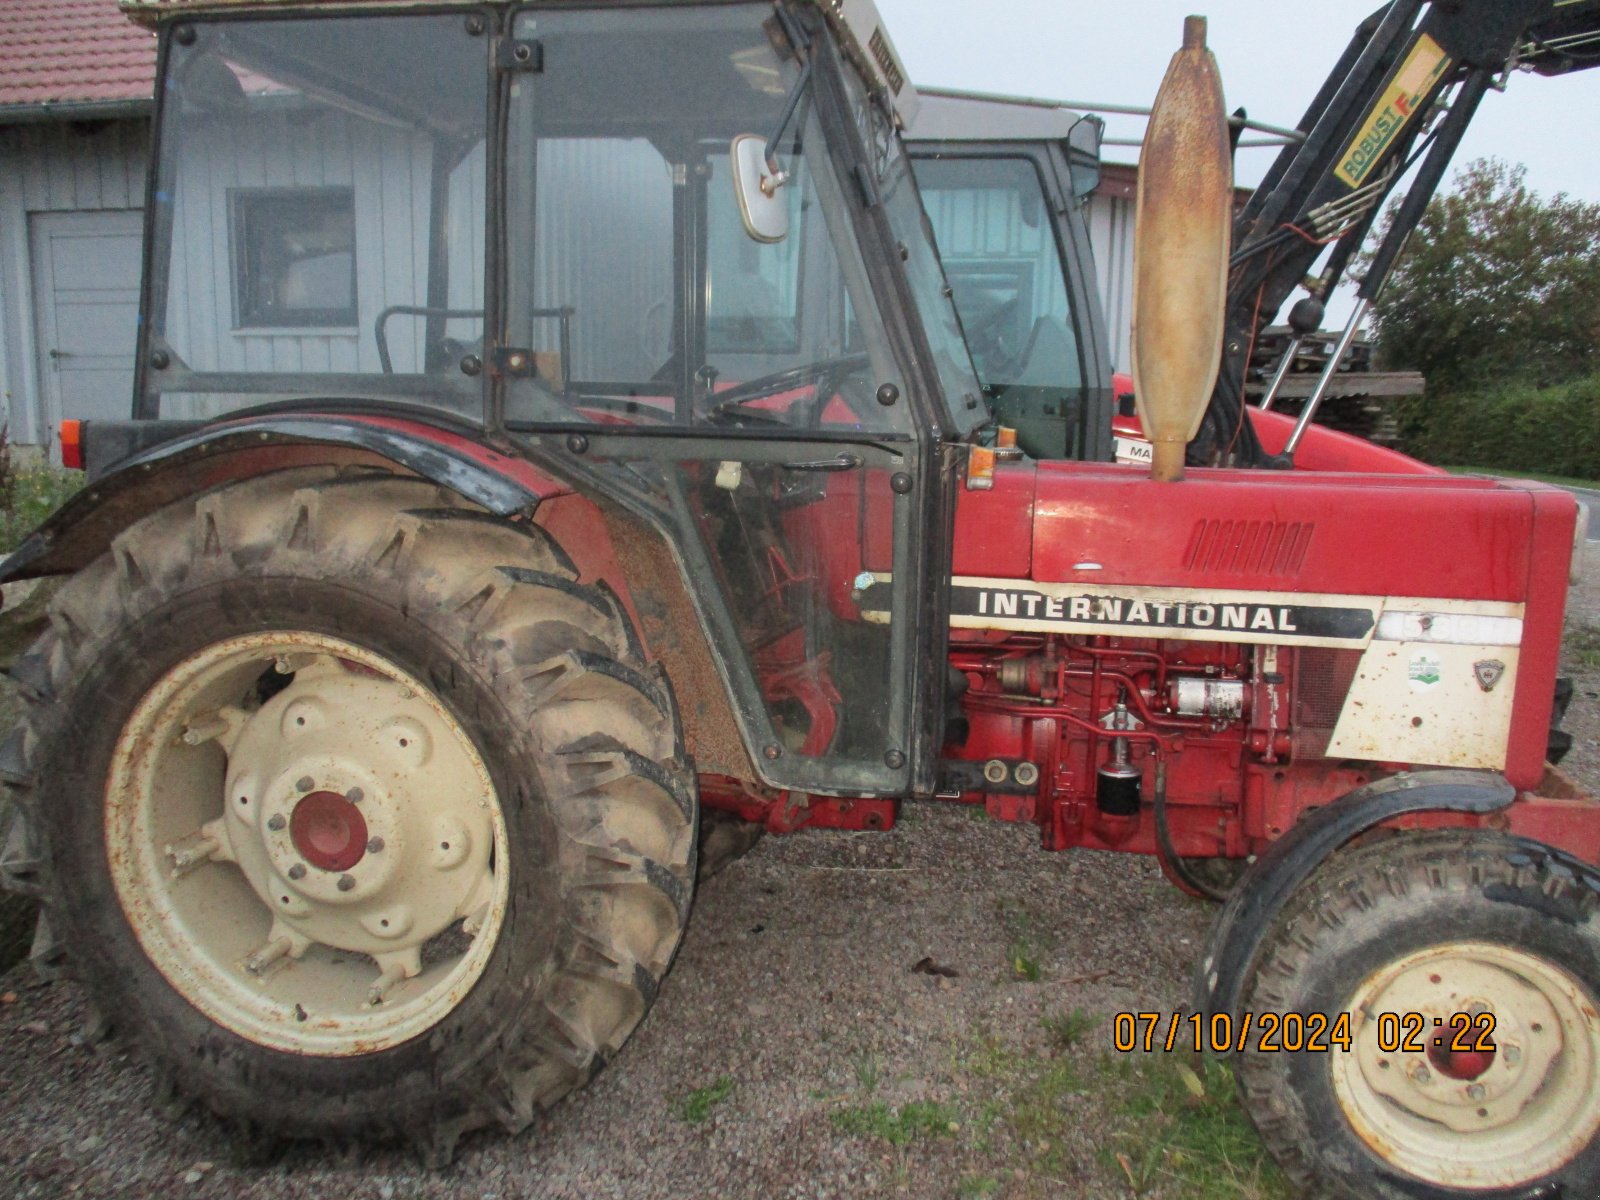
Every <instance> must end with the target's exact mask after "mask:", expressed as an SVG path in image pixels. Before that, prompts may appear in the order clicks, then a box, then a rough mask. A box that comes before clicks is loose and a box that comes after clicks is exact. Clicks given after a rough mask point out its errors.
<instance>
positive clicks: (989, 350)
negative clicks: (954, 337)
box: [963, 296, 1022, 375]
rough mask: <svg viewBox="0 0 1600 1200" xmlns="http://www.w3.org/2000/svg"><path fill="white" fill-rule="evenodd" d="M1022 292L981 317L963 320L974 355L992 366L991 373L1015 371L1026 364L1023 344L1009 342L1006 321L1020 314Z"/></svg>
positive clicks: (1008, 321)
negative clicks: (1014, 347)
mask: <svg viewBox="0 0 1600 1200" xmlns="http://www.w3.org/2000/svg"><path fill="white" fill-rule="evenodd" d="M1021 303H1022V297H1021V296H1013V297H1011V298H1010V299H1009V300H1002V301H1001V302H1000V303H999V304H997V305H995V306H994V308H992V309H991V310H990V311H989V312H987V313H985V314H984V315H983V317H982V318H981V319H979V320H974V321H972V322H970V323H967V322H963V324H964V325H965V327H966V331H967V342H968V344H969V345H970V346H971V347H972V357H973V358H974V359H976V360H978V361H980V362H982V363H983V364H984V365H985V366H987V368H988V373H989V374H990V375H1014V374H1016V372H1017V370H1018V369H1019V368H1020V367H1021V365H1022V347H1017V348H1016V349H1015V350H1013V349H1012V348H1011V347H1010V346H1008V345H1007V344H1006V342H1007V338H1006V329H1005V327H1006V325H1007V324H1009V323H1010V321H1011V319H1012V318H1013V317H1014V316H1015V315H1016V312H1017V309H1018V307H1019V306H1020V305H1021Z"/></svg>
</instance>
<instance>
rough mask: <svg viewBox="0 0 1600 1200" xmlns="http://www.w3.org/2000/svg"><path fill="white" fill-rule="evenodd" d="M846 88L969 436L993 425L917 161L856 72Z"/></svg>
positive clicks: (938, 365)
mask: <svg viewBox="0 0 1600 1200" xmlns="http://www.w3.org/2000/svg"><path fill="white" fill-rule="evenodd" d="M844 74H845V84H846V88H847V90H848V93H849V96H850V103H851V107H852V109H853V115H854V117H855V120H856V124H857V125H858V126H859V127H860V129H861V134H862V139H863V140H864V141H865V142H866V145H867V147H868V151H869V153H870V155H871V157H872V164H871V173H872V177H873V180H874V182H875V189H876V193H877V198H878V200H879V202H880V203H881V204H882V205H883V210H884V213H885V214H886V215H887V216H888V219H889V226H890V229H891V231H892V232H893V235H894V238H895V240H896V242H897V244H898V249H899V252H900V257H901V258H902V259H903V260H904V262H905V275H906V280H907V282H908V283H909V284H910V287H911V295H912V300H913V302H914V303H915V304H916V306H917V312H918V315H919V316H920V317H921V318H922V326H923V330H924V332H925V333H926V335H927V338H928V349H929V350H930V351H931V352H932V354H933V364H934V368H935V370H936V371H937V372H938V376H939V385H940V389H941V390H942V391H943V393H944V396H943V399H944V408H945V410H946V412H947V413H948V414H949V417H950V421H951V424H952V426H953V428H954V429H955V430H956V431H957V432H961V433H965V432H968V431H970V430H972V429H975V428H977V427H978V426H980V425H984V424H986V423H987V422H988V420H989V414H988V411H987V410H986V409H985V408H984V405H983V401H982V389H981V387H980V386H979V383H978V376H977V373H976V372H975V371H974V370H973V366H972V356H971V354H970V353H969V352H968V349H967V340H966V336H965V334H964V333H963V332H962V328H961V316H960V315H959V314H958V312H957V310H956V305H955V303H954V300H953V299H952V291H951V288H950V286H949V283H948V282H947V280H946V279H945V272H944V267H943V266H942V265H941V263H940V261H939V250H938V246H937V245H936V243H935V241H934V235H933V229H932V227H931V226H930V225H929V223H928V216H927V213H926V212H924V211H923V207H922V198H921V197H920V196H919V195H918V192H917V182H916V179H915V178H914V176H913V175H912V171H911V159H910V156H909V155H907V154H906V152H905V146H904V145H903V144H902V142H901V141H900V138H899V136H898V135H897V134H896V133H895V131H894V128H893V124H892V122H891V120H890V118H889V116H888V114H887V113H886V112H885V111H884V110H883V108H882V107H881V106H880V105H879V104H877V103H876V102H874V101H873V100H872V99H871V98H870V97H869V96H868V95H867V92H866V89H865V88H864V87H863V86H862V84H861V80H860V79H859V78H858V77H857V76H856V75H855V74H854V73H853V72H849V71H847V72H845V73H844Z"/></svg>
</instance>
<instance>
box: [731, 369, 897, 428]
mask: <svg viewBox="0 0 1600 1200" xmlns="http://www.w3.org/2000/svg"><path fill="white" fill-rule="evenodd" d="M866 365H867V356H866V355H865V354H847V355H845V356H844V357H842V358H819V359H816V360H814V361H812V362H808V363H801V364H800V365H799V366H794V367H787V368H785V369H784V370H782V371H774V372H773V373H772V374H770V375H760V376H757V377H756V378H755V379H747V380H745V382H743V383H740V384H736V385H735V386H733V387H731V388H728V389H727V390H726V391H723V392H718V393H716V395H715V397H714V400H715V403H714V404H712V406H711V408H710V410H709V411H708V414H707V415H708V416H709V417H710V419H711V420H713V421H716V420H718V419H719V418H729V417H737V418H744V419H748V420H752V421H758V422H760V423H762V424H767V425H782V426H790V427H793V426H794V425H795V422H793V421H791V420H789V419H788V418H787V417H785V416H784V414H783V413H780V412H774V411H772V410H771V409H765V408H751V407H750V405H751V404H752V403H753V402H754V401H756V400H764V399H766V398H767V397H768V396H776V395H779V394H781V393H783V392H789V391H794V390H795V389H796V388H802V387H805V386H806V385H807V384H814V385H815V394H814V396H813V403H812V405H811V411H810V412H809V413H808V414H807V419H806V421H805V424H806V425H807V426H810V427H813V428H814V427H816V426H817V425H820V424H821V423H822V410H823V408H824V407H825V406H826V404H827V401H828V399H829V398H830V397H832V396H833V395H834V394H835V393H837V392H838V390H839V383H840V381H841V380H843V379H844V377H845V376H846V375H849V374H851V373H852V372H854V371H859V370H861V369H862V368H863V367H865V366H866Z"/></svg>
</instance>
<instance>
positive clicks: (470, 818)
mask: <svg viewBox="0 0 1600 1200" xmlns="http://www.w3.org/2000/svg"><path fill="white" fill-rule="evenodd" d="M574 576H575V572H574V570H573V569H572V567H571V564H570V563H569V562H568V560H567V559H566V557H565V555H564V554H563V553H562V552H561V551H560V549H559V547H557V546H556V545H555V544H554V543H552V542H551V541H550V540H549V539H548V538H547V537H546V536H544V535H543V534H542V532H541V531H539V530H537V529H535V528H528V527H516V526H512V525H510V524H508V523H506V522H504V521H501V520H499V519H497V518H493V517H491V516H490V515H489V514H486V513H483V512H481V511H479V510H476V509H473V508H470V507H467V506H465V505H464V503H463V502H462V501H461V500H460V499H459V498H458V497H456V496H454V494H452V493H449V492H446V491H442V490H440V489H438V488H435V487H432V486H431V485H428V484H426V483H424V482H423V481H420V480H415V479H408V478H399V477H394V476H388V475H382V474H366V473H364V474H359V475H355V476H339V475H336V474H335V473H334V472H333V471H332V470H331V469H330V470H313V471H295V472H284V473H279V474H274V475H269V476H265V477H262V478H259V479H256V480H251V481H247V482H244V483H240V484H233V485H228V486H225V487H223V488H221V489H219V490H217V491H214V492H211V493H209V494H207V495H204V496H201V497H199V498H198V499H197V500H194V501H186V502H182V503H179V504H175V505H172V506H170V507H169V508H166V509H163V510H161V511H159V512H157V513H155V514H154V515H152V516H150V517H147V518H145V519H144V520H142V521H140V522H139V523H137V524H136V525H134V526H133V527H132V528H130V529H129V530H128V531H127V532H125V533H124V534H123V535H121V536H120V537H119V538H117V539H116V542H115V543H114V545H113V547H112V550H111V551H110V553H108V554H107V555H105V556H103V557H102V558H101V559H100V560H98V561H97V562H95V563H94V564H92V565H90V566H89V567H88V568H86V569H85V570H84V571H82V572H80V573H79V575H78V576H76V577H75V578H74V579H73V580H71V581H70V582H69V583H68V584H67V585H66V586H65V587H64V588H63V589H62V592H61V594H60V596H59V597H58V600H57V602H56V605H55V607H54V609H53V611H52V626H53V628H52V631H51V632H50V633H47V634H46V635H45V637H44V638H43V639H42V640H41V642H40V643H39V644H38V645H37V646H36V647H35V649H34V652H33V653H34V654H35V656H36V658H35V662H36V663H38V664H42V668H43V669H42V670H40V671H39V672H38V675H39V677H40V678H41V679H43V680H44V685H43V686H42V688H40V689H39V692H40V694H39V695H38V696H37V697H36V701H37V703H36V704H35V705H34V707H33V710H32V711H31V712H30V714H29V716H28V718H27V722H28V730H27V733H26V735H25V737H24V746H25V748H26V757H27V759H28V766H29V772H28V773H29V775H30V776H31V781H32V784H33V796H32V802H31V804H30V809H31V812H32V814H33V816H34V819H35V820H36V821H37V822H38V825H39V831H40V833H41V834H42V840H43V844H44V847H45V856H46V861H47V863H48V870H49V876H50V882H49V885H48V887H47V891H46V902H47V909H48V914H49V917H50V920H51V923H52V925H53V927H54V928H55V930H56V933H57V936H58V937H59V939H60V942H61V944H62V946H63V947H64V948H65V949H66V950H67V952H68V954H69V956H70V957H71V959H72V960H73V969H74V970H75V972H76V973H77V974H78V975H79V976H80V977H81V978H82V980H83V982H84V983H85V984H86V986H87V987H88V990H89V992H90V995H91V999H92V1000H93V1002H94V1003H95V1004H96V1005H97V1006H98V1007H99V1009H100V1010H101V1011H102V1012H104V1013H107V1014H109V1015H112V1016H113V1017H114V1019H115V1022H116V1024H117V1025H118V1026H119V1027H120V1028H121V1029H123V1030H124V1031H125V1032H126V1033H127V1034H128V1035H129V1036H131V1037H132V1039H133V1040H134V1041H135V1042H136V1043H137V1044H138V1046H140V1047H141V1048H142V1049H143V1050H144V1051H146V1052H147V1053H148V1055H149V1056H150V1057H151V1058H152V1059H153V1060H154V1063H155V1065H156V1067H157V1071H158V1073H159V1074H160V1075H162V1076H164V1077H165V1078H166V1079H168V1080H169V1081H170V1082H171V1083H172V1084H173V1085H174V1086H175V1087H176V1089H177V1090H178V1091H179V1092H180V1093H182V1094H186V1095H189V1096H193V1097H195V1098H198V1099H199V1100H201V1101H202V1102H203V1103H205V1104H206V1105H207V1106H208V1107H210V1108H211V1109H213V1110H214V1111H215V1112H217V1113H219V1114H221V1115H222V1116H224V1117H227V1118H230V1119H232V1120H235V1121H236V1122H240V1123H243V1124H245V1125H247V1126H249V1127H251V1128H252V1129H253V1130H258V1131H265V1132H267V1133H270V1134H273V1135H286V1136H293V1137H312V1138H319V1139H324V1140H329V1141H334V1142H344V1141H350V1140H359V1139H371V1138H387V1137H392V1136H400V1137H404V1138H407V1139H409V1140H411V1141H412V1142H413V1143H414V1144H415V1145H416V1146H417V1147H418V1149H419V1150H420V1152H421V1153H422V1155H423V1157H424V1158H425V1159H428V1160H430V1161H439V1160H441V1159H445V1158H448V1156H449V1154H450V1152H451V1149H452V1147H453V1145H454V1142H455V1139H456V1138H457V1137H458V1136H459V1135H460V1133H462V1132H463V1131H465V1130H467V1129H471V1128H474V1127H477V1126H480V1125H484V1124H487V1123H491V1122H497V1123H499V1124H500V1125H502V1126H504V1127H506V1128H507V1129H511V1130H518V1129H521V1128H522V1127H524V1126H525V1125H527V1124H528V1123H529V1121H530V1120H531V1119H532V1116H533V1113H534V1111H535V1109H536V1108H537V1107H539V1106H542V1105H547V1104H550V1103H553V1102H554V1101H555V1100H557V1099H559V1098H560V1097H561V1096H563V1095H565V1094H566V1093H567V1092H568V1091H569V1090H571V1089H572V1088H573V1087H576V1086H578V1085H580V1084H582V1083H583V1082H585V1081H587V1079H588V1078H589V1077H590V1076H592V1075H593V1073H594V1072H595V1071H596V1070H598V1069H599V1067H600V1066H601V1065H602V1064H603V1063H604V1062H605V1060H606V1059H607V1058H608V1057H609V1056H610V1055H611V1054H613V1053H615V1052H616V1051H617V1050H618V1049H619V1048H620V1046H621V1045H622V1043H623V1041H624V1040H625V1039H626V1038H627V1036H628V1034H629V1033H630V1032H631V1031H632V1029H633V1028H634V1026H635V1025H637V1024H638V1022H639V1020H640V1019H641V1018H642V1017H643V1016H644V1013H645V1011H646V1009H647V1008H648V1007H649V1005H650V1003H651V1001H652V1000H653V998H654V995H655V990H656V986H657V984H658V982H659V981H660V979H661V977H662V976H663V975H664V974H665V972H666V970H667V967H668V965H669V963H670V961H671V959H672V956H673V953H674V951H675V949H676V946H677V943H678V940H679V937H680V935H681V933H682V929H683V925H684V921H685V919H686V916H687V911H688V904H689V899H690V893H691V888H692V884H693V878H692V876H693V859H692V856H693V850H694V844H695V804H694V799H693V780H692V774H691V772H690V770H689V767H688V764H687V762H686V761H685V757H684V754H683V751H682V743H681V737H680V734H679V729H678V724H677V719H676V713H675V710H674V707H673V704H672V700H671V696H670V693H669V691H668V688H667V685H666V682H665V680H664V678H662V677H660V676H659V675H657V674H654V673H652V672H651V671H650V670H649V669H648V668H647V667H646V665H645V663H644V662H643V661H642V658H641V655H640V652H639V650H638V646H637V643H636V641H635V640H634V638H633V636H632V633H631V629H630V628H629V626H628V623H627V619H626V616H625V614H624V613H623V611H622V609H621V607H620V605H619V604H618V603H617V601H616V599H615V597H614V596H612V595H611V594H610V593H609V592H607V591H605V590H604V589H602V588H595V587H582V586H579V585H578V584H576V583H575V582H574Z"/></svg>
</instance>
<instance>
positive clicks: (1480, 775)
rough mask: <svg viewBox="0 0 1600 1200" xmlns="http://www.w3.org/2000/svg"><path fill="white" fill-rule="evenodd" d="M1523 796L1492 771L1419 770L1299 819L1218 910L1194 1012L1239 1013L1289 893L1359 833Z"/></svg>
mask: <svg viewBox="0 0 1600 1200" xmlns="http://www.w3.org/2000/svg"><path fill="white" fill-rule="evenodd" d="M1516 796H1517V793H1516V789H1515V788H1513V787H1512V786H1511V785H1510V784H1509V783H1507V782H1506V781H1505V779H1504V778H1502V777H1501V776H1499V775H1495V774H1492V773H1490V772H1487V771H1465V770H1437V771H1416V772H1409V773H1402V774H1399V775H1392V776H1390V777H1388V778H1387V779H1380V780H1378V781H1377V782H1375V783H1370V784H1368V785H1367V786H1366V787H1363V788H1358V789H1357V790H1356V791H1353V792H1351V793H1350V794H1349V795H1348V796H1344V797H1341V798H1340V799H1338V800H1335V801H1334V802H1333V803H1332V804H1327V805H1324V806H1323V807H1321V808H1318V809H1315V810H1313V811H1312V812H1310V813H1308V814H1306V815H1305V816H1304V817H1302V818H1300V820H1299V821H1298V822H1296V824H1295V825H1294V827H1293V828H1292V829H1290V830H1289V832H1288V833H1286V834H1284V836H1283V837H1281V838H1279V839H1278V840H1277V841H1275V842H1273V843H1272V845H1271V846H1269V847H1267V850H1266V853H1264V854H1262V855H1261V857H1260V858H1258V859H1256V861H1255V862H1253V863H1252V864H1251V865H1250V868H1249V869H1248V870H1247V871H1245V873H1244V874H1243V875H1242V876H1240V878H1239V882H1238V883H1237V884H1236V885H1235V886H1234V889H1233V892H1232V894H1231V895H1230V896H1229V897H1228V902H1227V903H1226V904H1224V905H1223V906H1222V911H1221V912H1220V913H1218V914H1217V920H1216V923H1215V924H1214V925H1212V927H1211V935H1210V937H1209V939H1208V942H1207V946H1206V952H1205V954H1204V956H1203V957H1202V958H1201V960H1200V969H1199V971H1198V972H1197V973H1196V978H1195V985H1194V1000H1195V1011H1196V1012H1200V1013H1207V1014H1210V1013H1228V1014H1229V1015H1231V1016H1235V1017H1237V1015H1238V1008H1239V1002H1240V1000H1241V999H1242V998H1243V993H1244V988H1245V984H1246V982H1247V980H1248V979H1249V975H1250V971H1251V968H1252V967H1253V965H1254V963H1255V958H1256V953H1257V950H1258V949H1259V947H1260V945H1261V939H1262V938H1263V937H1265V936H1266V934H1267V931H1268V930H1269V929H1271V928H1272V925H1273V922H1274V921H1276V920H1277V917H1278V914H1279V913H1280V912H1281V911H1283V906H1284V905H1285V904H1287V903H1288V901H1289V898H1290V896H1292V895H1293V894H1294V893H1295V891H1296V890H1298V889H1299V888H1300V886H1301V885H1302V884H1304V883H1305V882H1306V880H1308V879H1309V878H1311V876H1312V874H1313V873H1314V872H1315V871H1316V869H1317V868H1318V867H1320V866H1321V865H1322V864H1323V863H1324V862H1326V861H1327V859H1328V856H1329V855H1331V854H1332V853H1333V852H1334V851H1335V850H1337V849H1339V847H1341V846H1343V845H1345V844H1347V843H1348V842H1349V841H1350V840H1351V839H1352V838H1354V837H1355V836H1356V835H1357V834H1360V833H1364V832H1366V831H1367V830H1368V829H1372V828H1374V827H1375V826H1377V825H1380V824H1382V823H1383V822H1384V821H1388V820H1390V819H1392V818H1394V817H1399V816H1405V815H1407V814H1409V813H1418V812H1437V811H1449V812H1462V813H1477V814H1481V813H1491V812H1497V811H1499V810H1500V809H1502V808H1506V807H1508V806H1509V805H1510V804H1511V802H1512V801H1513V800H1515V799H1516Z"/></svg>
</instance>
